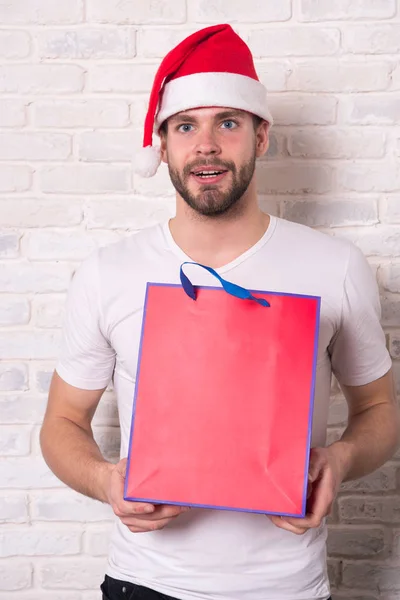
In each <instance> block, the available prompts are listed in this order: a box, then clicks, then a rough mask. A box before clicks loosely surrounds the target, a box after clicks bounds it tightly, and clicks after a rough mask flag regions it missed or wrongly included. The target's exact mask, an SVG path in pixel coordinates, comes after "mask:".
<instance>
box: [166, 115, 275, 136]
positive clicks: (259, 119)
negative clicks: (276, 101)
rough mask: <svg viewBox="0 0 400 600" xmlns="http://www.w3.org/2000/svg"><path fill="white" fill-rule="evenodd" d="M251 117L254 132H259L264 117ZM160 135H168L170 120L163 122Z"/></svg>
mask: <svg viewBox="0 0 400 600" xmlns="http://www.w3.org/2000/svg"><path fill="white" fill-rule="evenodd" d="M251 117H252V119H253V127H254V131H257V129H258V128H259V126H260V125H261V123H262V122H263V121H264V119H263V118H262V117H259V116H258V115H254V114H253V113H251ZM159 133H160V135H167V133H168V119H166V120H165V121H163V122H162V123H161V127H160V129H159Z"/></svg>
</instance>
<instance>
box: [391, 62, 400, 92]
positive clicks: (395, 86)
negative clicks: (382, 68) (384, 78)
mask: <svg viewBox="0 0 400 600" xmlns="http://www.w3.org/2000/svg"><path fill="white" fill-rule="evenodd" d="M390 80H391V83H390V88H389V89H390V91H395V92H398V91H399V90H400V63H398V64H397V65H396V66H395V67H394V68H393V70H392V72H391V74H390Z"/></svg>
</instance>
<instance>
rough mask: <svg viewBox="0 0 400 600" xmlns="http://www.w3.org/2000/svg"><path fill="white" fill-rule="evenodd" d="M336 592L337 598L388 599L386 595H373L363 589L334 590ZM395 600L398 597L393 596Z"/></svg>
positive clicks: (340, 599)
mask: <svg viewBox="0 0 400 600" xmlns="http://www.w3.org/2000/svg"><path fill="white" fill-rule="evenodd" d="M334 594H335V600H387V599H386V596H385V598H383V596H379V597H378V596H371V595H370V594H366V593H365V592H363V591H360V590H358V592H357V591H354V589H353V591H350V592H347V593H346V592H337V591H336V590H334ZM393 600H397V599H396V598H393Z"/></svg>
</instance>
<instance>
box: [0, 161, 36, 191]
mask: <svg viewBox="0 0 400 600" xmlns="http://www.w3.org/2000/svg"><path fill="white" fill-rule="evenodd" d="M31 183H32V171H31V169H30V168H29V167H25V166H23V165H18V166H17V165H4V164H2V165H0V192H26V190H28V189H29V188H30V186H31Z"/></svg>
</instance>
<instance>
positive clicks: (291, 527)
mask: <svg viewBox="0 0 400 600" xmlns="http://www.w3.org/2000/svg"><path fill="white" fill-rule="evenodd" d="M268 518H269V519H270V520H271V521H272V523H273V524H274V525H276V527H279V528H280V529H285V530H286V531H290V532H291V533H295V534H296V535H303V534H304V533H305V532H306V531H307V529H308V528H307V527H301V526H298V524H294V523H292V522H289V521H288V520H287V519H286V517H277V516H275V515H268Z"/></svg>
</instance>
